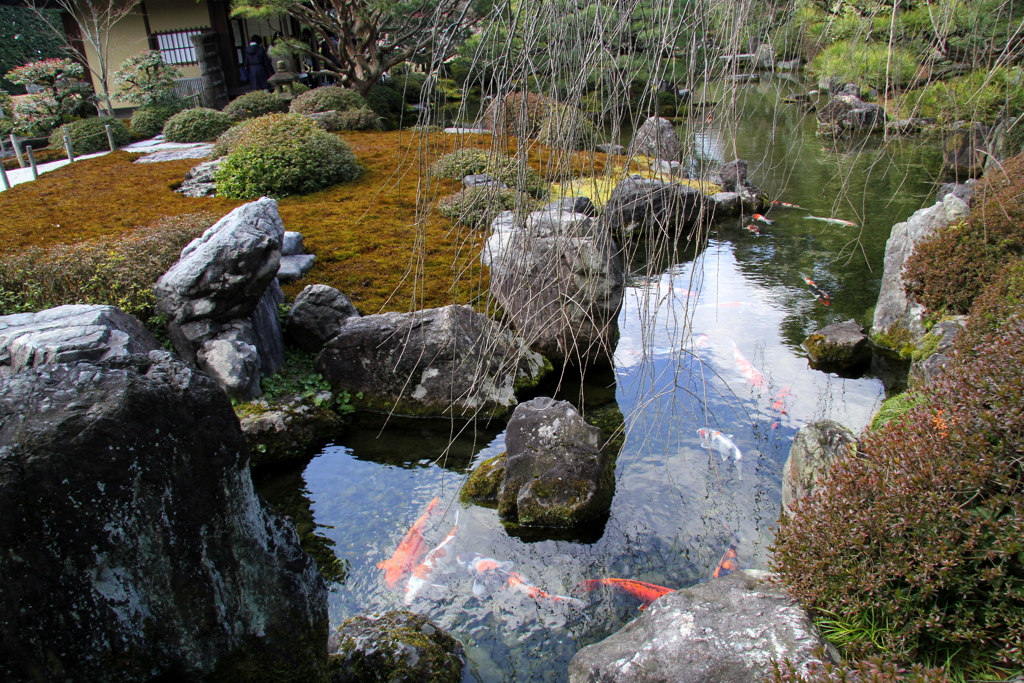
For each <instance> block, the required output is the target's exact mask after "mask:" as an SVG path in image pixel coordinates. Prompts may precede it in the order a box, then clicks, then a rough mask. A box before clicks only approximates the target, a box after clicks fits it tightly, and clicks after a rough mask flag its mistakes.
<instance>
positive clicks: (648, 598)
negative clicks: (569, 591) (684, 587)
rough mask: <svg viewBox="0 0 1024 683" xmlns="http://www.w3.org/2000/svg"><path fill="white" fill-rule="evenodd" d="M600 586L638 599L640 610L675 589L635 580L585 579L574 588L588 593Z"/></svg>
mask: <svg viewBox="0 0 1024 683" xmlns="http://www.w3.org/2000/svg"><path fill="white" fill-rule="evenodd" d="M601 586H609V587H611V588H614V589H615V590H617V591H619V592H620V593H625V594H626V595H632V596H633V597H634V598H637V599H639V600H640V609H641V610H645V609H647V608H648V606H650V604H651V603H652V602H654V601H655V600H657V599H658V598H660V597H661V596H662V595H667V594H668V593H672V592H674V591H675V588H665V587H664V586H656V585H655V584H653V583H647V582H646V581H637V580H636V579H587V580H586V581H580V582H579V583H578V584H576V588H581V589H583V590H584V591H586V592H588V593H589V592H590V591H593V590H596V589H597V588H599V587H601Z"/></svg>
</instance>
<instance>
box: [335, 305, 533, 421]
mask: <svg viewBox="0 0 1024 683" xmlns="http://www.w3.org/2000/svg"><path fill="white" fill-rule="evenodd" d="M315 367H316V369H317V371H318V372H319V373H320V374H321V375H323V376H324V378H325V379H326V380H327V381H328V382H330V384H331V386H332V387H333V389H334V390H335V391H347V392H349V393H350V394H351V395H352V397H353V398H352V403H353V405H354V406H356V407H357V408H366V409H370V410H382V411H386V412H394V413H395V414H398V415H419V416H426V415H446V416H456V417H464V418H490V417H501V416H503V415H505V414H506V413H508V412H509V411H510V410H511V409H512V408H513V407H515V405H516V403H517V402H518V401H517V400H516V396H515V394H516V391H518V390H520V389H524V388H527V387H531V386H534V385H535V384H536V383H537V382H538V381H540V379H541V377H543V376H544V375H545V374H547V373H548V372H549V371H550V370H551V364H550V363H549V362H548V361H546V360H545V359H544V358H543V357H542V356H541V355H540V354H538V353H535V352H533V351H530V350H529V349H528V348H527V347H526V345H525V344H524V343H523V340H522V339H520V338H519V337H516V336H514V335H512V334H510V333H509V332H507V331H505V330H503V329H502V328H501V327H500V326H499V325H498V324H497V323H496V322H494V321H493V320H491V319H490V318H488V317H487V316H485V315H483V314H481V313H477V312H476V311H474V310H473V309H472V308H470V307H469V306H445V307H443V308H429V309H424V310H421V311H414V312H412V313H381V314H377V315H367V316H363V317H362V318H350V319H349V320H348V321H347V322H346V323H345V324H344V325H342V327H341V330H340V331H339V332H338V334H337V335H335V336H334V338H333V339H331V340H330V341H329V342H328V343H327V345H326V346H324V348H323V350H322V351H321V352H320V355H319V356H317V359H316V366H315Z"/></svg>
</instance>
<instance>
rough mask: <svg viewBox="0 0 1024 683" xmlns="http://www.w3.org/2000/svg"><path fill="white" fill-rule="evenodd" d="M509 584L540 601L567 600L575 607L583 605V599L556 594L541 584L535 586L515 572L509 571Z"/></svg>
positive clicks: (566, 601) (517, 590)
mask: <svg viewBox="0 0 1024 683" xmlns="http://www.w3.org/2000/svg"><path fill="white" fill-rule="evenodd" d="M507 585H508V587H509V588H511V589H512V590H514V591H516V592H518V593H522V594H523V595H525V596H526V597H528V598H533V599H534V600H537V601H538V602H539V601H541V600H548V601H550V602H565V603H568V604H570V605H573V606H574V607H583V606H584V603H583V601H582V600H577V599H576V598H569V597H566V596H564V595H555V594H553V593H548V592H547V591H545V590H542V589H541V588H540V587H539V586H534V585H533V584H532V583H527V582H526V580H525V579H523V577H522V576H520V575H519V574H517V573H515V572H508V582H507Z"/></svg>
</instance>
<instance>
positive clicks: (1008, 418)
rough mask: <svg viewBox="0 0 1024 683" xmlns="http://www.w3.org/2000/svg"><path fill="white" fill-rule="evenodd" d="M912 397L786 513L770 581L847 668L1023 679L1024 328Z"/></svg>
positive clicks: (992, 342)
mask: <svg viewBox="0 0 1024 683" xmlns="http://www.w3.org/2000/svg"><path fill="white" fill-rule="evenodd" d="M920 393H921V394H923V399H921V403H920V404H919V405H917V406H915V407H913V408H911V410H910V411H909V412H907V413H906V414H905V415H904V417H902V418H901V419H895V420H892V421H890V422H889V423H888V424H886V425H885V426H884V427H883V428H882V429H880V430H878V431H874V432H869V433H868V434H867V435H866V436H865V437H864V438H863V439H862V440H861V442H860V445H859V448H858V452H857V454H856V455H855V456H853V457H849V458H846V459H843V460H839V461H837V462H836V463H835V464H834V465H833V467H832V470H831V471H830V473H829V475H828V477H827V479H825V481H824V482H821V483H820V484H819V487H818V488H817V489H816V490H815V492H814V493H813V494H812V495H811V496H809V497H807V498H804V499H802V500H800V501H799V502H797V503H796V504H795V505H794V515H793V518H792V519H791V520H790V521H783V523H782V526H781V528H780V529H779V532H778V535H777V536H776V540H775V549H774V559H773V561H772V564H773V569H774V570H775V571H776V572H777V573H778V575H779V577H780V578H781V580H782V581H783V582H784V583H785V584H786V586H787V587H788V588H789V590H790V591H791V592H792V593H793V595H794V597H795V598H796V599H797V600H799V602H800V603H801V604H802V605H804V606H805V607H808V608H809V609H811V610H813V611H814V612H815V613H817V614H818V615H821V616H822V617H823V618H822V619H820V620H819V626H823V627H824V630H823V632H824V633H825V634H826V637H828V634H829V632H832V633H835V634H841V635H842V638H843V641H842V642H841V643H840V645H841V646H842V648H843V650H844V651H845V654H846V655H847V656H850V657H856V658H860V657H863V656H875V655H880V656H885V657H887V658H892V659H894V660H896V661H898V662H900V663H906V662H909V661H916V662H922V663H941V664H944V665H947V669H952V670H954V671H957V670H959V671H960V672H961V673H963V674H964V676H963V680H986V681H991V680H997V678H996V677H993V676H992V675H991V674H992V673H993V672H991V671H989V670H987V669H988V667H1005V668H1007V669H1009V670H1012V671H1020V670H1021V669H1022V668H1024V650H1022V648H1021V642H1022V640H1024V619H1022V614H1024V556H1022V555H1021V553H1022V552H1024V545H1022V536H1024V487H1022V482H1024V459H1022V458H1021V453H1024V410H1022V407H1024V319H1022V318H1020V317H1019V316H1018V317H1015V318H1013V319H1012V320H1011V321H1009V322H1008V323H1007V324H1006V325H1004V326H1003V327H1002V328H1001V329H1000V330H999V331H998V334H995V335H993V336H991V337H989V338H988V339H987V340H986V341H985V343H984V344H982V345H981V346H980V347H979V348H978V350H977V356H976V357H974V358H972V359H968V360H967V362H958V359H957V358H954V360H953V362H952V363H950V365H947V366H946V372H945V374H944V375H943V376H941V377H940V378H938V379H937V380H936V381H934V382H933V383H932V384H929V385H928V386H927V387H925V388H924V389H922V390H920ZM999 678H1001V677H999Z"/></svg>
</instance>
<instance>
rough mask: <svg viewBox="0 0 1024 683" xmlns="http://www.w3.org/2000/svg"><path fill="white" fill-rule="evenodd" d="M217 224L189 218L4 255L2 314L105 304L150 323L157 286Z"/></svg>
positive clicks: (208, 218) (200, 216)
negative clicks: (191, 244) (186, 250)
mask: <svg viewBox="0 0 1024 683" xmlns="http://www.w3.org/2000/svg"><path fill="white" fill-rule="evenodd" d="M215 220H216V217H215V216H214V215H213V214H210V213H205V212H203V213H195V214H187V215H184V216H176V217H173V218H165V219H163V220H160V221H158V222H157V223H155V224H153V225H151V226H149V227H147V228H140V229H138V230H135V231H133V232H130V233H128V234H125V235H122V236H120V237H114V238H106V239H93V240H88V241H85V242H79V243H76V244H66V245H57V246H53V247H48V248H43V247H31V248H29V249H27V250H25V251H23V252H20V253H16V254H8V255H6V256H3V257H0V314H3V315H7V314H10V313H25V312H29V311H39V310H43V309H46V308H53V307H54V306H62V305H65V304H106V305H111V306H117V307H118V308H120V309H121V310H123V311H125V312H127V313H131V314H132V315H134V316H136V317H137V318H139V319H140V320H142V321H143V322H147V321H149V320H150V319H152V318H153V317H154V316H155V306H156V299H155V297H154V296H153V284H154V283H155V282H156V280H157V278H158V277H160V276H161V275H163V274H164V273H165V272H166V271H167V269H168V268H170V267H171V265H173V264H174V262H175V261H177V260H178V257H179V256H180V255H181V250H182V248H184V246H185V245H186V244H188V243H189V242H190V241H192V240H193V239H195V238H196V237H198V236H199V235H201V234H202V233H203V231H204V230H206V228H208V227H210V226H211V225H213V223H214V221H215Z"/></svg>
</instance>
